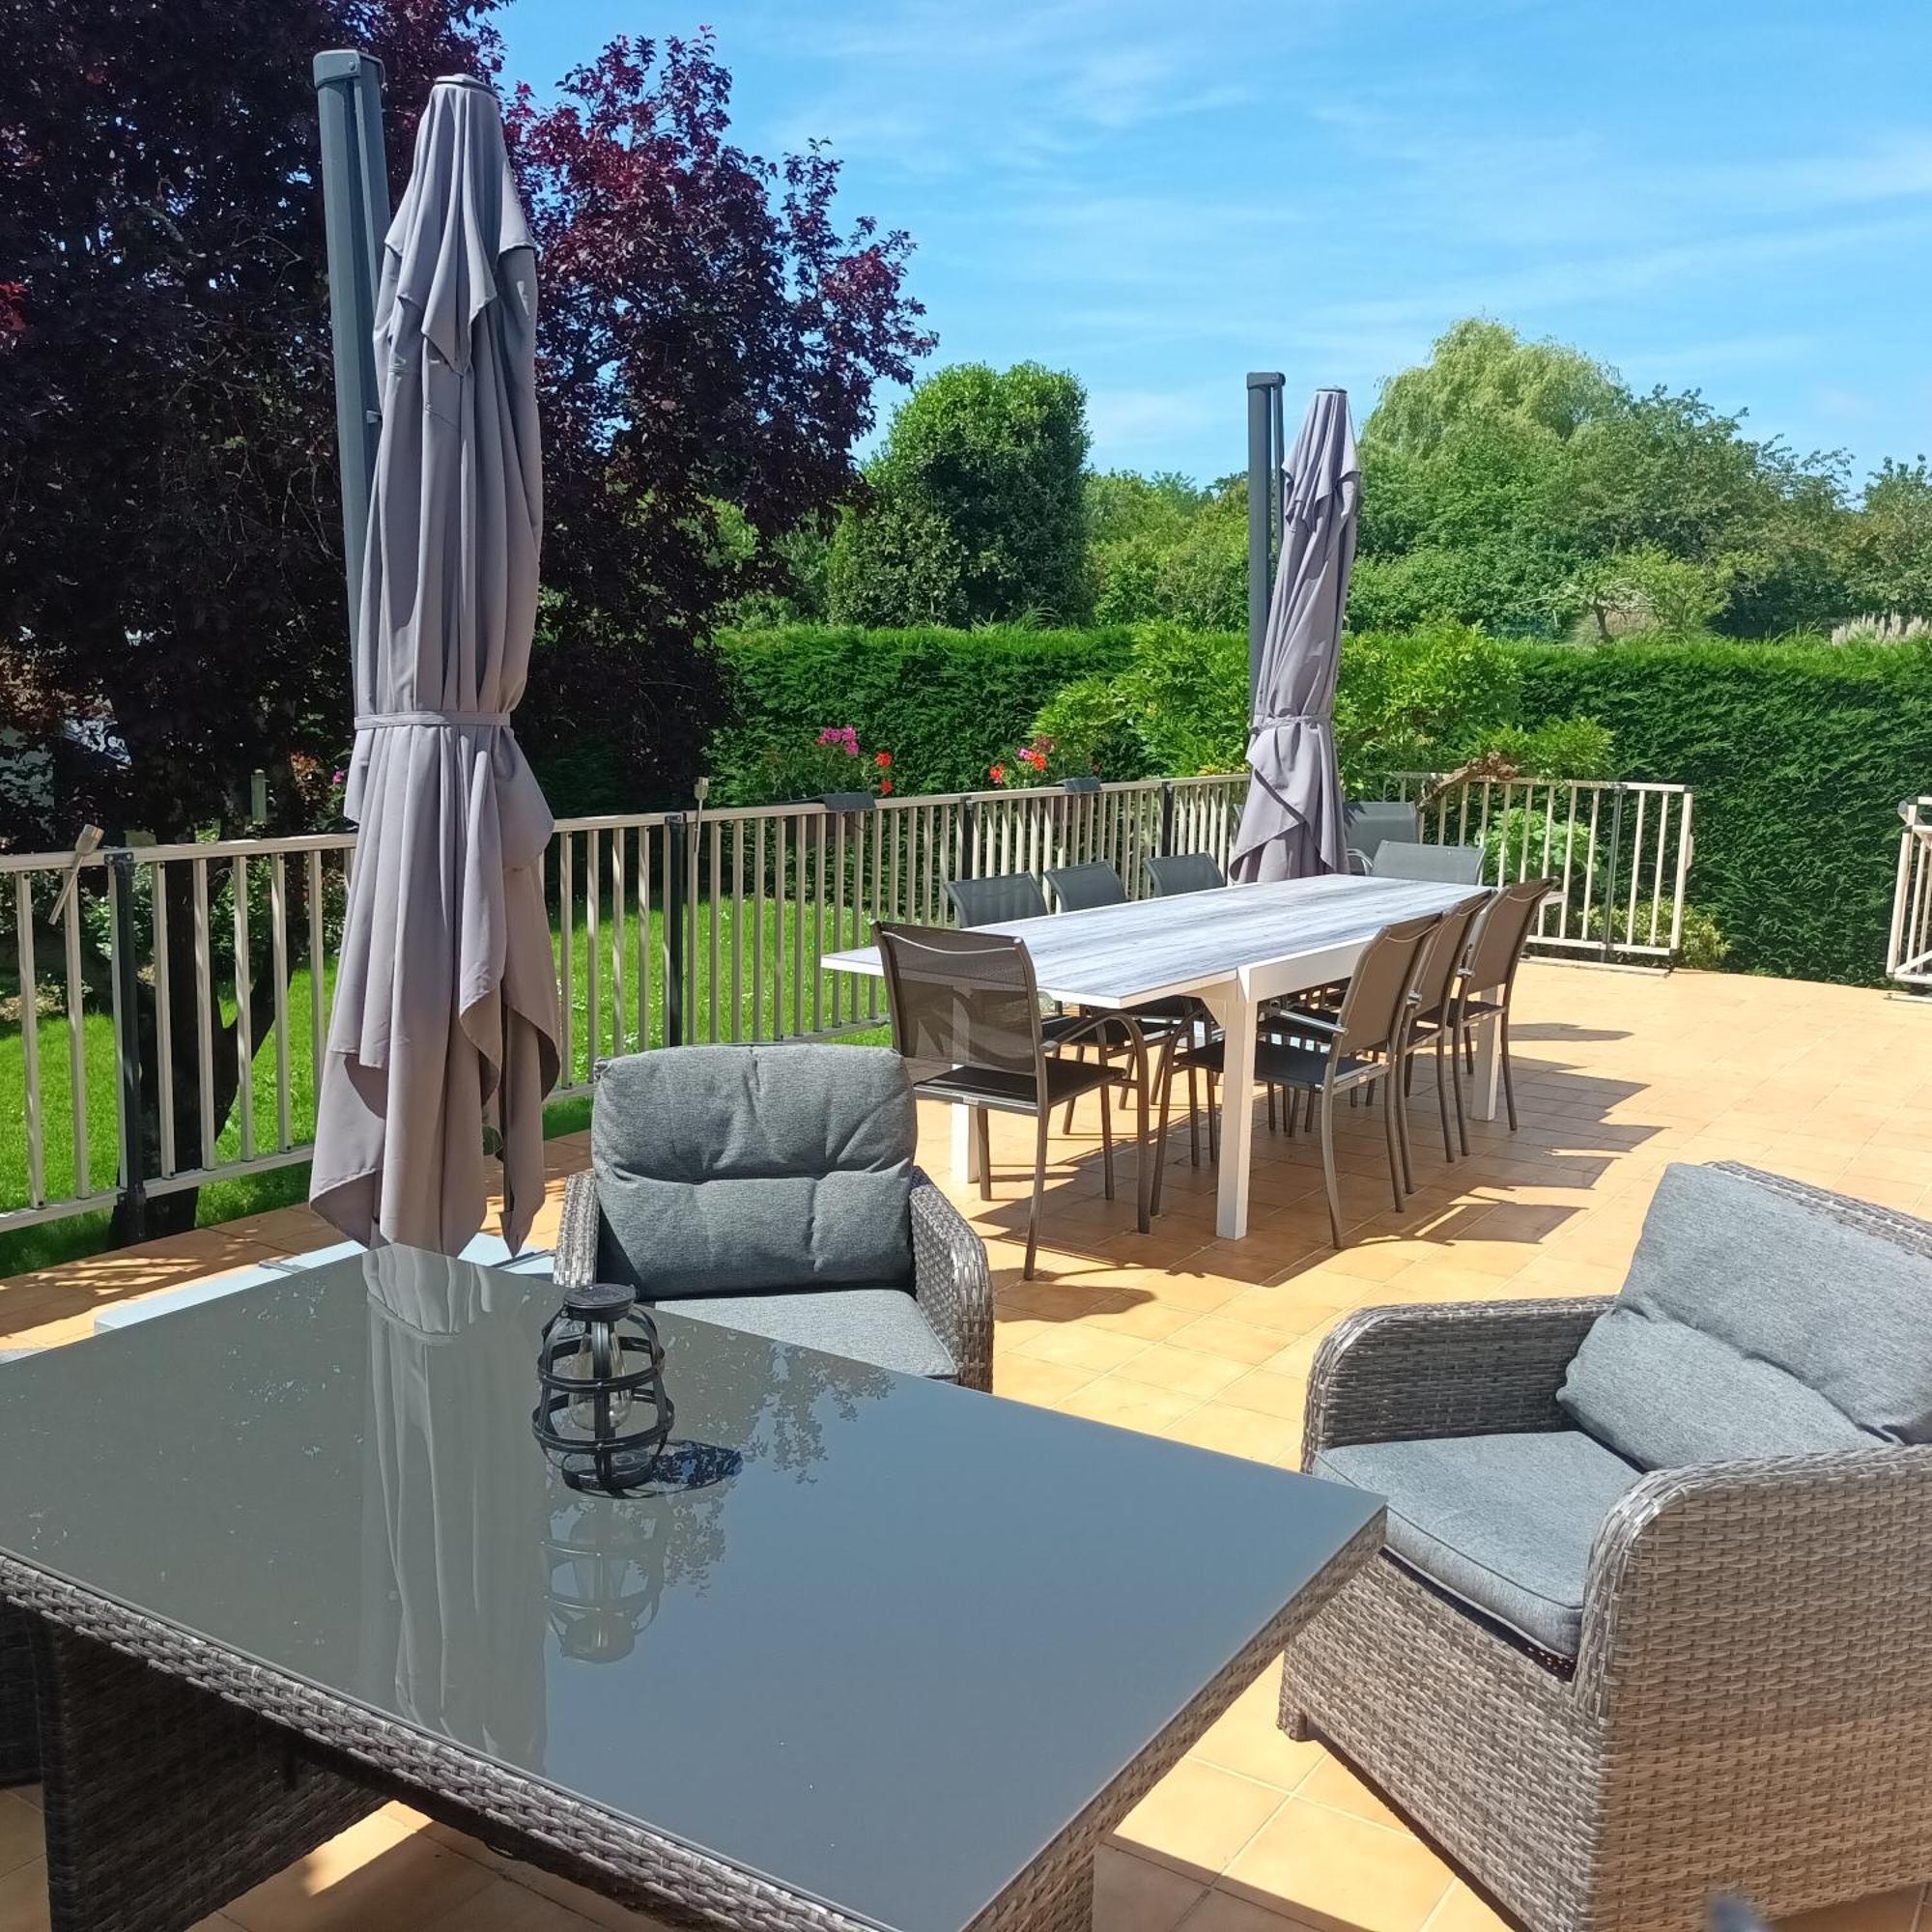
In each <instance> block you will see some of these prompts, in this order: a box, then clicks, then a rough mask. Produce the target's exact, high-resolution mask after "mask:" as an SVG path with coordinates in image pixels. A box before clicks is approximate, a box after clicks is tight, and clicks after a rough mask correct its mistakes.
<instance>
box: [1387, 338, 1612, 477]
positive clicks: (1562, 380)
mask: <svg viewBox="0 0 1932 1932" xmlns="http://www.w3.org/2000/svg"><path fill="white" fill-rule="evenodd" d="M1618 396H1619V389H1618V384H1617V379H1616V376H1615V373H1614V372H1613V371H1611V370H1609V369H1606V368H1605V367H1604V365H1603V364H1602V363H1601V362H1593V361H1591V359H1590V358H1589V357H1588V356H1587V355H1583V354H1582V352H1581V351H1580V350H1576V349H1567V348H1565V347H1564V346H1563V344H1561V343H1560V342H1525V341H1524V340H1523V339H1522V337H1521V336H1520V335H1519V334H1518V333H1517V332H1516V330H1515V329H1513V328H1511V327H1507V326H1506V325H1505V324H1503V323H1500V322H1490V321H1486V320H1482V319H1480V318H1475V317H1472V318H1471V319H1470V320H1468V321H1466V322H1459V323H1458V324H1457V325H1456V326H1455V327H1453V328H1452V329H1450V330H1449V332H1448V333H1447V334H1446V335H1443V336H1441V337H1439V338H1438V339H1437V341H1436V343H1435V348H1434V350H1433V351H1432V352H1431V355H1430V358H1429V360H1428V361H1427V362H1425V363H1422V364H1421V365H1420V366H1419V367H1417V368H1414V369H1405V370H1404V371H1403V372H1402V373H1401V374H1400V375H1399V376H1395V377H1392V378H1391V379H1390V380H1389V382H1388V383H1387V384H1386V385H1385V386H1384V387H1383V389H1382V393H1381V396H1380V399H1379V400H1378V403H1377V405H1376V410H1375V413H1374V415H1373V416H1372V417H1371V418H1370V421H1369V425H1368V428H1369V432H1370V433H1371V434H1373V435H1374V436H1375V437H1376V439H1377V440H1378V441H1380V442H1382V443H1385V444H1387V445H1388V446H1389V447H1390V448H1392V449H1399V450H1404V451H1406V452H1408V453H1409V454H1411V455H1427V454H1428V453H1429V452H1430V451H1432V450H1434V449H1436V448H1438V447H1439V446H1440V445H1441V444H1442V442H1443V441H1444V440H1446V439H1448V438H1450V437H1451V436H1453V435H1454V434H1455V433H1456V432H1458V431H1460V430H1462V429H1464V428H1466V427H1467V426H1468V425H1469V424H1471V423H1475V422H1490V423H1497V422H1504V423H1513V424H1516V425H1518V426H1520V427H1521V428H1525V429H1530V430H1540V431H1542V432H1543V433H1544V434H1545V435H1547V436H1550V437H1553V438H1555V439H1556V440H1559V441H1560V440H1566V439H1568V438H1570V437H1572V436H1574V435H1575V434H1576V433H1577V430H1578V429H1580V428H1581V427H1582V426H1583V424H1584V423H1586V422H1589V421H1591V420H1593V419H1594V418H1595V417H1597V416H1600V415H1603V414H1605V413H1607V412H1613V411H1614V410H1615V409H1616V407H1617V403H1618Z"/></svg>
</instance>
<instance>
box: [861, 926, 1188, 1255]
mask: <svg viewBox="0 0 1932 1932" xmlns="http://www.w3.org/2000/svg"><path fill="white" fill-rule="evenodd" d="M874 937H875V938H876V940H877V942H878V948H879V957H880V959H881V961H882V962H883V963H884V966H885V970H886V1002H887V1005H888V1007H889V1008H890V1009H891V1011H892V1020H893V1044H894V1046H895V1048H897V1050H898V1052H899V1054H900V1055H901V1057H902V1058H903V1059H904V1060H905V1061H906V1062H907V1063H908V1065H909V1069H910V1071H911V1073H912V1076H913V1091H914V1093H915V1094H918V1095H919V1096H920V1097H921V1098H922V1099H927V1100H943V1101H946V1102H947V1103H948V1104H949V1105H952V1106H955V1107H971V1108H972V1109H973V1110H974V1120H975V1122H976V1127H977V1131H978V1134H979V1151H980V1198H981V1199H982V1200H988V1201H990V1200H991V1199H992V1195H993V1165H992V1135H991V1133H990V1131H989V1130H988V1124H987V1115H988V1113H989V1112H998V1113H1005V1114H1031V1115H1032V1116H1033V1117H1034V1120H1035V1122H1037V1131H1036V1134H1035V1139H1034V1163H1033V1197H1032V1203H1031V1205H1030V1207H1029V1208H1028V1210H1027V1241H1026V1266H1025V1269H1024V1271H1023V1278H1024V1279H1026V1280H1029V1281H1030V1280H1032V1278H1033V1270H1034V1258H1035V1255H1036V1253H1037V1249H1038V1246H1039V1207H1040V1197H1041V1195H1042V1194H1043V1193H1044V1191H1045V1188H1046V1143H1047V1120H1048V1117H1049V1115H1050V1114H1051V1113H1052V1110H1053V1109H1054V1108H1055V1107H1058V1106H1063V1105H1065V1104H1066V1103H1067V1102H1069V1101H1071V1100H1074V1099H1077V1098H1078V1097H1079V1096H1080V1095H1081V1094H1089V1093H1097V1094H1099V1096H1100V1161H1101V1176H1102V1179H1103V1183H1104V1186H1105V1191H1106V1196H1107V1199H1108V1200H1109V1201H1111V1200H1113V1198H1114V1138H1113V1119H1112V1107H1111V1101H1110V1097H1109V1096H1110V1094H1111V1090H1112V1089H1113V1087H1114V1086H1115V1084H1116V1083H1117V1082H1118V1081H1119V1080H1120V1079H1121V1077H1122V1074H1121V1069H1120V1068H1119V1067H1118V1066H1116V1065H1110V1064H1109V1063H1108V1062H1106V1061H1088V1060H1071V1059H1067V1058H1065V1057H1064V1056H1063V1055H1062V1054H1061V1053H1060V1052H1059V1051H1057V1050H1055V1049H1057V1048H1059V1047H1063V1046H1067V1045H1071V1044H1073V1043H1075V1042H1076V1041H1079V1040H1082V1039H1086V1038H1090V1037H1091V1038H1094V1039H1099V1038H1102V1037H1105V1035H1106V1034H1107V1033H1108V1032H1109V1031H1112V1032H1115V1033H1118V1034H1120V1035H1121V1036H1122V1037H1123V1038H1124V1039H1125V1041H1126V1043H1127V1046H1128V1050H1129V1055H1130V1059H1131V1083H1132V1087H1133V1092H1134V1094H1135V1097H1136V1100H1137V1102H1138V1114H1137V1122H1136V1127H1135V1145H1136V1148H1137V1150H1138V1154H1139V1159H1138V1163H1137V1166H1136V1169H1135V1175H1134V1187H1135V1209H1136V1220H1137V1224H1138V1226H1139V1228H1140V1231H1141V1233H1142V1234H1146V1233H1147V1230H1148V1215H1149V1212H1150V1207H1149V1204H1150V1201H1151V1181H1150V1175H1149V1161H1148V1101H1149V1087H1148V1061H1147V1047H1146V1042H1145V1040H1144V1039H1143V1038H1142V1037H1141V1032H1140V1028H1139V1027H1138V1026H1137V1025H1136V1024H1135V1022H1134V1021H1133V1019H1132V1018H1131V1017H1130V1016H1129V1015H1127V1014H1124V1013H1096V1014H1094V1015H1093V1016H1092V1017H1091V1018H1085V1019H1081V1020H1079V1021H1078V1022H1077V1023H1076V1024H1075V1025H1074V1026H1072V1027H1071V1028H1069V1029H1068V1030H1067V1031H1065V1032H1063V1033H1062V1034H1060V1036H1059V1037H1058V1038H1057V1039H1056V1040H1055V1041H1054V1042H1053V1043H1052V1047H1049V1043H1048V1041H1047V1038H1046V1036H1045V1033H1044V1031H1043V1029H1042V1025H1041V1015H1040V1009H1039V989H1038V986H1037V984H1036V982H1035V980H1034V972H1033V959H1032V956H1031V955H1030V954H1029V953H1028V952H1027V949H1026V942H1025V941H1024V940H1023V939H1018V938H1014V937H1012V936H1011V935H1009V934H1006V933H993V932H976V931H972V930H970V929H969V930H964V931H962V930H957V929H954V928H952V927H949V926H934V925H895V924H883V923H882V924H880V925H879V926H878V927H877V928H876V929H875V933H874Z"/></svg>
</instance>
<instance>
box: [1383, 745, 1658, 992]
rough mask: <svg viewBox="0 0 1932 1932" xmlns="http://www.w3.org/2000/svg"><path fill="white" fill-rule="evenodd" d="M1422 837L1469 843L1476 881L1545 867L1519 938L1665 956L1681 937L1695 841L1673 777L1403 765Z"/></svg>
mask: <svg viewBox="0 0 1932 1932" xmlns="http://www.w3.org/2000/svg"><path fill="white" fill-rule="evenodd" d="M1394 789H1395V793H1396V796H1398V797H1401V798H1412V799H1415V800H1416V801H1417V802H1418V804H1419V806H1420V809H1421V820H1422V833H1423V837H1424V838H1427V839H1429V840H1431V841H1432V842H1435V843H1440V844H1455V845H1480V846H1481V847H1482V848H1483V853H1484V860H1483V873H1482V877H1483V880H1484V883H1485V884H1488V885H1496V884H1501V883H1505V882H1508V881H1512V880H1519V879H1531V878H1548V879H1553V880H1554V881H1555V882H1556V890H1555V891H1554V892H1552V893H1551V894H1550V895H1549V897H1548V899H1547V900H1546V901H1545V902H1544V906H1543V910H1542V912H1541V913H1540V914H1539V915H1538V919H1537V927H1536V930H1535V932H1534V933H1533V934H1531V939H1530V943H1531V945H1532V946H1534V947H1535V948H1537V949H1538V950H1539V951H1547V952H1569V953H1577V954H1580V955H1582V956H1584V957H1588V958H1597V959H1614V958H1617V957H1620V956H1621V957H1627V958H1630V959H1633V960H1655V961H1660V962H1662V963H1664V964H1668V963H1669V961H1670V960H1672V959H1673V958H1675V957H1676V955H1677V952H1678V950H1679V948H1680V947H1681V946H1682V944H1683V939H1684V889H1685V885H1686V882H1687V881H1688V879H1689V877H1690V861H1691V857H1692V854H1693V852H1694V850H1695V840H1694V838H1693V837H1692V834H1691V829H1690V820H1691V806H1692V796H1691V793H1690V790H1689V789H1688V788H1687V787H1686V786H1684V785H1678V784H1652V783H1637V782H1628V781H1614V780H1607V779H1470V780H1466V781H1461V782H1457V783H1452V784H1448V785H1446V786H1445V785H1444V784H1443V782H1442V781H1441V780H1440V779H1438V778H1433V777H1430V776H1428V775H1426V774H1422V773H1415V772H1407V773H1404V774H1402V775H1401V776H1400V777H1399V778H1398V780H1397V781H1396V783H1395V786H1394Z"/></svg>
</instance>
